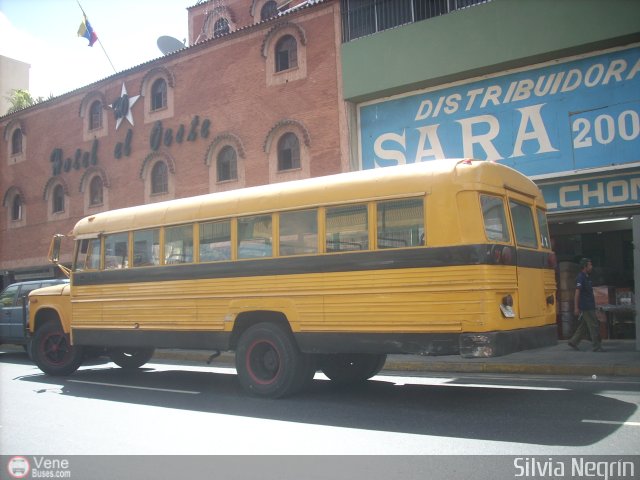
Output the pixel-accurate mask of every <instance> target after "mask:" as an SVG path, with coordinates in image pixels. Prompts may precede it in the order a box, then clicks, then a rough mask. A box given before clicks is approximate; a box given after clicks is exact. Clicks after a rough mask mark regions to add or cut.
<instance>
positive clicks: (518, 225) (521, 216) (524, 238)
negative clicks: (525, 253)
mask: <svg viewBox="0 0 640 480" xmlns="http://www.w3.org/2000/svg"><path fill="white" fill-rule="evenodd" d="M509 208H510V209H511V218H512V219H513V229H514V231H515V234H516V243H517V244H518V245H519V246H522V247H531V248H537V247H538V239H537V238H536V229H535V225H534V224H533V214H532V213H531V207H530V206H529V205H525V204H524V203H520V202H516V201H514V200H511V201H510V202H509Z"/></svg>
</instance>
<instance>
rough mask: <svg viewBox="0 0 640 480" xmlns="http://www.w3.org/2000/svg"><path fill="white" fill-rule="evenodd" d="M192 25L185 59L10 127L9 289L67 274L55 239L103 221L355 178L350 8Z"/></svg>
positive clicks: (0, 244) (2, 268) (6, 187)
mask: <svg viewBox="0 0 640 480" xmlns="http://www.w3.org/2000/svg"><path fill="white" fill-rule="evenodd" d="M278 6H280V7H281V8H280V9H278ZM188 18H189V46H188V47H185V48H181V49H179V50H177V51H174V52H173V53H168V54H167V55H165V56H163V57H160V58H157V59H155V60H151V61H149V62H146V63H143V64H141V65H138V66H137V67H134V68H131V69H129V70H126V71H124V72H120V73H118V74H115V75H113V76H110V77H108V78H106V79H103V80H100V81H98V82H96V83H93V84H91V85H87V86H86V87H82V88H80V89H77V90H75V91H73V92H70V93H67V94H64V95H61V96H59V97H56V98H54V99H51V100H48V101H46V102H43V103H41V104H38V105H36V106H33V107H30V108H27V109H24V110H22V111H19V112H16V113H14V114H11V115H6V116H4V117H0V129H1V130H0V131H2V134H3V136H2V139H1V143H2V145H0V195H1V198H2V209H0V275H1V277H0V278H1V279H2V282H1V283H2V284H4V285H6V284H8V283H10V282H12V281H18V280H26V279H33V278H42V277H50V276H53V275H56V272H55V271H54V270H53V268H52V267H51V266H50V265H49V264H48V262H47V260H46V254H47V249H48V244H49V241H50V238H51V236H52V234H54V233H66V232H68V231H69V230H71V228H72V226H73V225H74V224H75V222H77V221H78V220H79V219H80V218H82V217H84V216H86V215H90V214H92V213H95V212H100V211H103V210H110V209H115V208H121V207H126V206H131V205H137V204H142V203H150V202H156V201H162V200H166V199H171V198H179V197H186V196H191V195H198V194H204V193H208V192H216V191H222V190H230V189H236V188H242V187H245V186H252V185H259V184H265V183H274V182H281V181H287V180H292V179H298V178H305V177H313V176H320V175H327V174H332V173H338V172H341V171H345V170H348V169H349V161H348V154H347V150H348V147H347V140H346V138H347V137H346V135H341V132H343V131H346V123H347V117H346V109H345V106H344V105H345V104H344V102H343V101H342V97H343V96H342V93H341V86H340V85H341V82H340V64H339V48H340V35H339V32H340V5H339V2H337V1H333V0H317V1H308V2H302V1H294V2H274V1H267V0H225V1H221V0H212V1H209V2H202V3H198V4H196V5H194V6H193V7H190V8H189V9H188ZM63 261H70V246H69V253H68V254H67V256H66V258H63Z"/></svg>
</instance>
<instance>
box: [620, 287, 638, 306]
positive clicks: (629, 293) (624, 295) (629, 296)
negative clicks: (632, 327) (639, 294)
mask: <svg viewBox="0 0 640 480" xmlns="http://www.w3.org/2000/svg"><path fill="white" fill-rule="evenodd" d="M635 303H636V299H635V296H634V294H633V290H631V289H630V288H616V305H635Z"/></svg>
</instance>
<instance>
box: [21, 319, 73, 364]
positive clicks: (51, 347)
mask: <svg viewBox="0 0 640 480" xmlns="http://www.w3.org/2000/svg"><path fill="white" fill-rule="evenodd" d="M30 351H31V355H32V357H33V361H34V362H35V363H36V365H37V366H38V368H40V370H42V371H43V372H44V373H46V374H48V375H53V376H65V375H71V374H72V373H73V372H75V371H76V370H77V369H78V367H80V365H81V364H82V359H83V357H84V352H83V350H82V347H80V346H77V345H71V342H70V340H69V335H68V334H66V333H64V331H63V330H62V327H60V325H59V324H58V323H54V322H48V323H45V324H44V325H43V326H41V327H40V328H38V330H37V331H36V334H35V335H34V337H33V343H32V345H31V348H30Z"/></svg>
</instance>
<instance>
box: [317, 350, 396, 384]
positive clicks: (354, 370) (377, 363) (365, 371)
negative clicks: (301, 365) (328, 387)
mask: <svg viewBox="0 0 640 480" xmlns="http://www.w3.org/2000/svg"><path fill="white" fill-rule="evenodd" d="M386 360H387V356H386V355H385V354H367V353H357V354H347V353H338V354H334V355H322V358H321V359H320V370H322V373H324V374H325V375H326V376H327V377H329V379H330V380H332V381H333V382H336V383H339V384H343V385H346V384H351V383H360V382H364V381H366V380H369V379H370V378H371V377H374V376H375V375H377V374H378V373H379V372H380V370H382V367H384V363H385V362H386Z"/></svg>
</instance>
